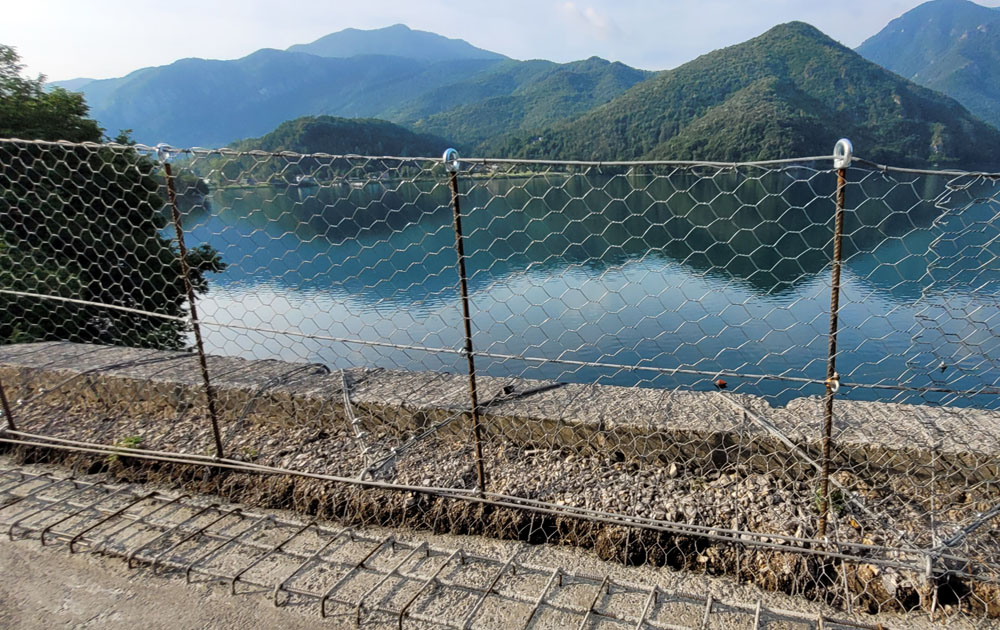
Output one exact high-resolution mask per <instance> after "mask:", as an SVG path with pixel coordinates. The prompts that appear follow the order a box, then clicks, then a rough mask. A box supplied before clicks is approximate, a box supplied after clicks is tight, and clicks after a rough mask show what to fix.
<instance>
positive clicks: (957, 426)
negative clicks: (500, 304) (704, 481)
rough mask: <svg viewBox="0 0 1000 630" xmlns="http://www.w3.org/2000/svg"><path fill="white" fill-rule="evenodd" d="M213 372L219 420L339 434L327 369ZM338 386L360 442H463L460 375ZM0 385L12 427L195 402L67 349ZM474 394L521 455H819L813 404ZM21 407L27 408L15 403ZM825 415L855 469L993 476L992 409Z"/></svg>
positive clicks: (174, 369) (842, 457)
mask: <svg viewBox="0 0 1000 630" xmlns="http://www.w3.org/2000/svg"><path fill="white" fill-rule="evenodd" d="M209 370H210V372H211V375H212V380H213V384H214V385H215V387H216V389H217V392H218V399H219V403H220V411H221V415H222V418H221V419H222V421H223V423H228V422H232V421H234V420H237V419H239V418H243V419H244V420H246V419H249V420H250V421H252V422H255V423H263V424H265V425H273V426H275V427H298V426H301V425H302V424H303V423H308V424H313V425H315V426H316V427H318V428H323V427H330V428H332V427H340V428H343V426H344V423H345V422H346V421H347V413H346V412H345V407H344V392H343V388H342V382H343V379H342V376H341V374H340V373H339V372H336V373H330V372H329V371H328V370H326V369H325V368H324V367H323V366H317V365H308V364H296V363H289V362H284V361H275V360H247V359H240V358H233V357H221V356H213V357H210V358H209ZM346 378H347V382H348V387H349V393H350V400H351V404H352V410H353V412H354V414H355V415H356V416H357V417H358V418H359V419H360V421H361V424H362V426H363V427H364V429H365V430H366V431H368V432H370V433H376V434H377V433H379V432H383V433H384V432H387V431H388V432H392V433H396V434H403V435H408V434H413V433H415V432H417V431H420V430H422V429H426V428H429V427H433V426H436V425H442V424H443V425H444V426H443V427H441V428H440V431H441V432H442V433H446V434H447V433H452V434H458V435H463V436H465V435H468V431H469V423H470V417H469V414H467V413H466V412H467V410H468V379H467V377H466V376H465V375H460V374H443V373H432V372H408V371H400V370H383V369H368V368H355V369H350V370H347V371H346ZM0 379H2V383H3V385H4V387H5V388H6V390H7V395H8V397H9V398H10V399H11V400H12V402H14V403H15V411H14V415H15V417H17V415H18V414H20V413H25V414H27V413H30V412H31V410H32V409H33V408H36V409H41V408H43V407H44V408H51V407H52V405H53V404H55V403H56V402H57V401H59V402H62V403H65V404H71V405H77V406H79V405H86V404H88V403H94V402H100V403H101V404H103V405H105V406H109V405H110V406H113V407H116V408H123V407H125V406H136V407H137V408H138V407H142V409H143V410H144V411H143V412H144V413H148V412H149V409H150V408H156V409H159V410H160V411H161V412H164V413H167V414H170V413H182V412H184V411H185V410H186V409H189V408H190V407H192V406H195V405H203V404H204V392H203V389H202V383H201V374H200V371H199V368H198V364H197V359H196V357H195V356H194V355H192V354H190V353H185V352H164V351H154V350H141V349H133V348H121V347H109V346H95V345H84V344H74V343H64V342H51V343H35V344H21V345H7V346H0ZM479 388H480V398H481V400H482V401H483V402H484V421H485V425H486V430H487V434H488V435H490V436H502V437H504V438H506V439H508V440H510V441H512V442H514V443H515V444H518V445H521V446H525V447H535V448H558V449H567V450H575V451H578V452H580V453H588V452H591V451H594V450H598V451H601V452H604V453H614V454H615V455H616V456H617V457H620V458H623V459H635V460H640V461H644V462H650V463H655V462H661V463H663V464H669V463H670V462H672V461H675V460H678V459H680V460H682V461H685V462H690V461H697V462H700V463H699V465H702V466H706V467H715V468H721V467H724V466H725V465H726V464H731V463H733V462H734V461H740V462H743V463H748V464H750V465H751V466H752V467H753V468H756V469H767V470H770V471H772V472H773V471H775V470H783V471H785V472H786V473H787V474H788V475H798V474H801V473H803V472H806V473H810V474H811V472H812V471H811V468H810V467H809V465H808V464H806V463H805V462H804V458H803V457H801V455H799V454H794V453H792V452H791V450H790V449H789V448H788V447H787V446H786V445H785V444H783V443H782V441H781V440H779V439H778V437H777V436H776V432H777V433H780V434H782V435H784V436H786V437H787V438H788V439H790V440H791V441H793V442H794V443H795V444H796V445H797V446H798V447H799V448H801V449H803V450H804V451H806V453H807V455H808V456H809V457H812V458H814V459H817V458H818V453H819V446H820V444H821V441H820V437H821V427H822V401H821V400H820V399H818V398H800V399H795V400H793V401H791V402H790V403H789V404H788V405H787V406H785V407H780V408H775V407H771V406H770V405H769V404H768V403H767V402H766V401H765V400H764V399H762V398H758V397H755V396H749V395H744V394H733V393H728V392H727V393H722V392H714V391H712V392H692V391H670V390H660V389H647V388H631V387H615V386H607V385H588V384H576V383H555V382H545V381H530V380H524V379H509V378H505V379H501V378H492V377H480V379H479ZM19 400H21V401H32V400H34V401H36V402H32V403H30V404H27V405H25V406H18V404H17V401H19ZM37 401H45V404H44V405H41V406H40V405H38V404H37ZM835 413H836V421H835V427H836V434H835V446H836V449H835V450H836V456H837V459H838V461H839V464H840V465H849V467H850V468H851V469H852V470H863V469H868V470H871V471H878V472H889V473H906V474H910V475H914V476H918V477H924V476H930V475H931V474H935V475H937V476H938V477H939V478H940V476H942V475H943V476H945V477H947V478H951V479H954V481H956V482H962V483H969V482H972V481H981V480H987V479H991V480H992V479H996V478H998V477H1000V412H997V411H983V410H976V409H962V408H940V407H927V406H919V405H902V404H895V403H873V402H854V401H849V400H838V401H837V403H836V407H835ZM761 420H763V421H764V422H766V423H768V424H770V425H772V426H773V427H774V429H776V432H775V431H769V430H767V429H766V428H764V426H763V425H762V423H761V422H760V421H761Z"/></svg>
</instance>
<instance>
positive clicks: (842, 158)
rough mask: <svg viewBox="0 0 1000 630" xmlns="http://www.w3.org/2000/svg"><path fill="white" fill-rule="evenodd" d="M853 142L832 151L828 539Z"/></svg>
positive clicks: (824, 499) (822, 518) (824, 500)
mask: <svg viewBox="0 0 1000 630" xmlns="http://www.w3.org/2000/svg"><path fill="white" fill-rule="evenodd" d="M853 150H854V149H853V147H852V146H851V141H850V140H847V139H846V138H842V139H841V140H839V141H838V142H837V145H836V146H835V147H834V149H833V156H834V157H833V167H834V168H835V169H836V170H837V193H836V206H837V210H836V216H835V218H834V228H833V274H832V279H831V283H830V345H829V352H828V354H827V363H826V396H825V400H824V405H823V472H822V479H821V481H820V496H819V499H820V505H819V532H818V533H819V538H825V537H826V524H827V520H828V518H829V514H830V459H831V449H832V442H833V399H834V396H836V394H837V390H838V389H840V375H839V374H837V331H838V323H837V316H838V314H839V312H840V272H841V267H842V265H843V241H844V201H845V192H846V188H847V167H849V166H850V165H851V157H852V155H853Z"/></svg>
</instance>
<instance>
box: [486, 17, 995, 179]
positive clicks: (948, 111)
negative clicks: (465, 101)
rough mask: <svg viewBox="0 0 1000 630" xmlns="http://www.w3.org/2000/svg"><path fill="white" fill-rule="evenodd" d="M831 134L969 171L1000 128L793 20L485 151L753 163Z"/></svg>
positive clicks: (990, 150) (902, 159)
mask: <svg viewBox="0 0 1000 630" xmlns="http://www.w3.org/2000/svg"><path fill="white" fill-rule="evenodd" d="M842 136H847V137H850V138H851V139H852V140H853V141H854V143H855V146H856V147H857V150H858V152H859V153H860V154H863V155H864V156H866V157H868V158H871V159H876V160H884V161H888V162H893V163H897V164H930V163H935V164H959V163H960V164H966V165H972V164H980V163H982V162H984V161H989V160H992V159H993V158H994V154H995V147H996V146H998V143H1000V131H997V130H996V129H995V128H993V127H991V126H989V125H987V124H985V123H983V122H981V121H980V120H978V119H976V118H975V117H973V116H972V115H971V114H970V113H969V112H968V111H967V110H965V108H963V107H962V106H961V105H960V104H959V103H957V102H956V101H954V100H952V99H950V98H948V97H945V96H943V95H940V94H937V93H935V92H932V91H930V90H928V89H925V88H922V87H920V86H917V85H915V84H914V83H912V82H910V81H907V80H904V79H902V78H900V77H899V76H897V75H895V74H893V73H891V72H889V71H887V70H885V69H884V68H881V67H880V66H878V65H876V64H874V63H871V62H869V61H867V60H865V59H864V58H862V57H861V56H860V55H858V54H857V53H855V52H853V51H851V50H850V49H848V48H845V47H844V46H842V45H840V44H839V43H837V42H835V41H834V40H832V39H830V38H829V37H827V36H826V35H824V34H823V33H821V32H820V31H818V30H817V29H815V28H814V27H812V26H810V25H808V24H803V23H801V22H792V23H789V24H783V25H780V26H777V27H775V28H773V29H771V30H770V31H768V32H767V33H765V34H763V35H761V36H760V37H757V38H755V39H752V40H750V41H747V42H744V43H742V44H739V45H736V46H732V47H730V48H725V49H722V50H717V51H715V52H712V53H709V54H707V55H704V56H702V57H699V58H698V59H696V60H694V61H692V62H690V63H687V64H685V65H683V66H680V67H679V68H676V69H674V70H670V71H666V72H662V73H660V74H658V75H656V76H655V77H653V78H652V79H649V80H647V81H644V82H642V83H639V84H638V85H636V86H635V87H633V88H631V89H630V90H628V91H627V92H626V93H625V94H623V95H622V96H620V97H618V98H616V99H614V100H612V101H611V102H609V103H608V104H606V105H603V106H600V107H598V108H596V109H594V110H593V111H591V112H588V113H586V114H584V115H582V116H580V117H578V118H576V119H574V120H572V121H567V122H563V123H559V124H556V125H553V126H550V127H547V128H545V129H543V130H540V131H534V132H522V133H516V134H513V135H510V136H507V137H505V138H502V139H499V140H497V141H495V142H492V143H490V144H489V146H487V147H485V148H486V150H487V151H489V152H492V153H500V154H504V155H513V156H520V157H532V158H539V157H546V158H569V157H573V158H593V159H602V160H608V159H635V158H678V159H725V160H759V159H772V158H780V157H788V156H794V155H822V154H827V153H829V152H831V151H832V149H833V145H834V143H835V142H836V140H837V139H838V138H840V137H842Z"/></svg>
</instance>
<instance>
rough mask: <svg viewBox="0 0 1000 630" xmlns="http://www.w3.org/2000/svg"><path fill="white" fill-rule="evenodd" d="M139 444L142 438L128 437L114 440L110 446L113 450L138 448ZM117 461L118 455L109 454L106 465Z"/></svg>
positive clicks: (136, 436)
mask: <svg viewBox="0 0 1000 630" xmlns="http://www.w3.org/2000/svg"><path fill="white" fill-rule="evenodd" d="M140 444H142V436H139V435H129V436H126V437H123V438H121V439H118V440H115V443H114V444H113V445H112V446H114V447H115V448H138V447H139V445H140ZM117 461H118V453H111V454H110V455H108V465H111V464H114V463H115V462H117Z"/></svg>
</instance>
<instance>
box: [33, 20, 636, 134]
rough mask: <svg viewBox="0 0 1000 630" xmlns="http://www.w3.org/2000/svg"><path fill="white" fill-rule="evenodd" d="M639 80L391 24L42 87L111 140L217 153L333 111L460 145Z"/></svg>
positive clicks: (560, 115)
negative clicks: (56, 90) (517, 56)
mask: <svg viewBox="0 0 1000 630" xmlns="http://www.w3.org/2000/svg"><path fill="white" fill-rule="evenodd" d="M372 52H379V53H380V54H370V53H372ZM647 76H648V73H646V72H643V71H640V70H635V69H634V68H629V67H628V66H625V65H622V64H620V63H610V62H607V61H604V60H602V59H597V58H592V59H588V60H585V61H580V62H575V63H570V64H557V63H553V62H549V61H515V60H511V59H507V58H506V57H504V56H503V55H499V54H497V53H492V52H489V51H484V50H481V49H479V48H475V47H474V46H472V45H471V44H468V43H467V42H464V41H462V40H454V39H448V38H445V37H441V36H439V35H435V34H433V33H427V32H423V31H413V30H410V29H409V28H407V27H405V26H402V25H397V26H393V27H389V28H385V29H378V30H373V31H360V30H356V29H347V30H346V31H341V32H339V33H334V34H332V35H329V36H327V37H324V38H322V39H319V40H317V41H315V42H313V43H312V44H306V45H302V46H292V47H291V48H290V49H289V50H287V51H281V50H273V49H264V50H259V51H257V52H255V53H253V54H251V55H248V56H246V57H243V58H241V59H236V60H231V61H217V60H206V59H182V60H180V61H177V62H175V63H172V64H170V65H167V66H161V67H156V68H143V69H141V70H137V71H135V72H133V73H131V74H129V75H127V76H125V77H122V78H119V79H106V80H99V81H89V82H86V81H80V80H71V81H66V82H56V83H54V84H53V85H55V86H64V87H76V88H77V89H79V90H80V91H81V92H83V94H84V96H85V97H86V99H87V102H88V103H89V104H90V107H91V112H92V114H93V116H94V117H95V118H96V119H97V120H98V121H99V122H100V123H101V125H102V126H104V127H105V128H106V129H107V130H108V131H109V133H111V134H112V135H113V134H114V133H116V132H117V131H118V130H119V129H132V130H133V137H134V138H135V139H136V140H137V141H139V142H144V143H149V144H155V143H158V142H167V143H169V144H173V145H176V146H219V145H224V144H228V143H230V142H233V141H235V140H238V139H241V138H247V137H250V136H259V135H262V134H264V133H267V132H269V131H270V130H272V129H274V128H275V127H276V126H277V125H279V124H281V123H282V122H284V121H286V120H291V119H294V118H298V117H301V116H309V115H334V116H341V117H358V118H371V117H375V118H381V119H386V120H391V121H393V122H398V123H404V124H407V125H409V126H412V127H413V128H414V129H416V130H417V131H427V132H430V133H437V134H442V135H447V136H448V137H451V138H453V139H455V141H456V142H458V143H459V144H460V145H461V146H462V147H471V146H474V145H475V144H476V143H477V142H479V141H480V140H482V139H485V138H487V137H489V136H493V135H497V134H502V133H506V132H509V131H513V130H517V129H519V128H521V127H522V126H525V125H527V126H538V125H543V124H550V123H553V122H556V121H558V120H562V119H564V118H567V117H572V116H575V115H577V114H579V113H581V112H583V111H586V110H588V109H590V108H591V107H593V106H595V105H598V104H601V103H605V102H607V101H608V100H610V99H612V98H614V97H615V96H618V95H619V94H621V93H622V92H624V91H625V90H626V89H627V88H629V87H631V86H632V85H634V84H635V83H636V82H637V81H641V80H642V79H644V78H646V77H647Z"/></svg>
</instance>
